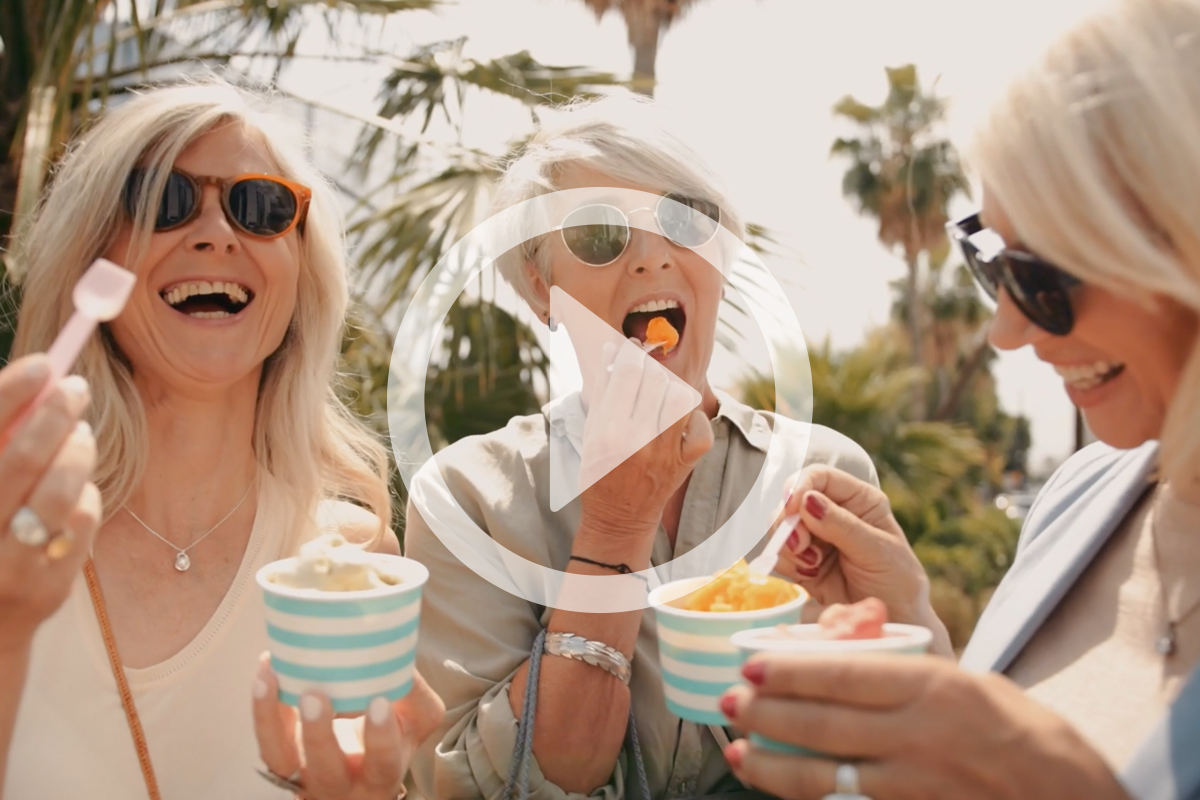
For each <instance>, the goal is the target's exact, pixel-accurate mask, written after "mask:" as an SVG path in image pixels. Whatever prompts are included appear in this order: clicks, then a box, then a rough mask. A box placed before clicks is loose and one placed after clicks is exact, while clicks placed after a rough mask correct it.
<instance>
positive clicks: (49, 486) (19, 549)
mask: <svg viewBox="0 0 1200 800" xmlns="http://www.w3.org/2000/svg"><path fill="white" fill-rule="evenodd" d="M49 378H50V369H49V366H48V365H47V362H46V359H45V357H44V356H41V355H37V356H29V357H26V358H22V359H18V360H17V361H14V362H12V363H11V364H9V365H8V366H7V367H5V368H4V369H2V370H0V650H7V651H18V650H22V649H24V648H27V647H28V646H29V643H30V642H31V641H32V639H33V634H34V633H35V632H36V631H37V628H38V625H40V624H41V623H42V621H43V620H45V619H46V618H47V617H49V616H50V615H51V614H53V613H54V612H55V611H56V610H57V609H58V607H59V606H60V605H62V602H63V600H65V599H66V597H67V594H68V593H69V592H70V590H71V584H72V583H73V582H74V580H75V578H76V576H78V574H79V569H80V567H81V566H82V564H83V562H84V561H85V560H86V559H87V557H88V554H89V553H90V551H91V546H92V535H93V534H94V533H95V531H96V529H97V527H99V524H100V515H101V508H100V492H99V491H98V490H97V489H96V487H95V486H94V485H93V484H92V483H90V479H91V476H92V469H93V467H94V466H95V461H96V443H95V440H94V439H93V437H92V432H91V429H90V428H89V427H88V426H87V424H86V423H83V422H80V421H79V418H80V415H81V414H82V413H83V410H84V409H85V408H86V407H87V404H88V388H87V383H86V381H84V380H83V378H80V377H78V376H71V377H68V378H64V379H63V380H62V381H60V382H59V384H58V385H57V386H55V387H54V388H53V389H51V390H50V392H49V393H48V394H47V396H46V397H45V398H44V399H43V400H42V402H41V403H40V404H39V405H38V406H37V408H36V410H34V411H33V413H32V415H29V417H28V419H25V420H23V421H22V416H23V415H24V414H25V413H26V412H27V410H28V408H29V406H30V404H31V403H32V402H33V401H34V399H35V398H36V397H37V396H38V394H39V392H40V391H41V390H42V388H43V387H44V386H45V385H46V382H47V381H48V380H49ZM18 423H19V424H18ZM14 523H15V527H16V528H18V529H19V530H22V531H23V532H24V535H25V541H22V540H20V539H18V537H17V535H16V534H14ZM39 539H44V540H45V541H44V542H43V543H41V544H37V543H36V542H37V540H39ZM27 542H34V543H33V544H30V543H27Z"/></svg>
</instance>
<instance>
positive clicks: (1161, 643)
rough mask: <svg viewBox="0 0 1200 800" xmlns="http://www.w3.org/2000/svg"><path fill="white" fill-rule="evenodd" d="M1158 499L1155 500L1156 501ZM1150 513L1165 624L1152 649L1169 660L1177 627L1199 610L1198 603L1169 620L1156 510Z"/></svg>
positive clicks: (1151, 536) (1173, 649)
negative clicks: (1159, 553)
mask: <svg viewBox="0 0 1200 800" xmlns="http://www.w3.org/2000/svg"><path fill="white" fill-rule="evenodd" d="M1157 499H1158V498H1156V500H1157ZM1156 505H1157V503H1156ZM1150 513H1151V514H1152V515H1153V516H1152V517H1151V519H1150V544H1151V545H1152V546H1153V548H1154V568H1155V569H1156V570H1157V571H1158V585H1159V594H1160V595H1162V604H1163V618H1164V619H1165V620H1166V624H1165V625H1163V633H1162V635H1161V636H1159V637H1158V638H1157V639H1155V640H1154V649H1155V650H1156V651H1157V652H1158V653H1159V655H1162V656H1165V657H1167V658H1170V657H1171V656H1173V655H1175V650H1176V639H1175V633H1176V629H1177V628H1178V627H1179V625H1180V624H1181V623H1182V622H1184V621H1185V620H1187V618H1188V617H1190V616H1191V615H1192V614H1193V613H1194V612H1195V611H1196V609H1198V608H1200V601H1197V602H1195V603H1192V605H1191V607H1190V608H1186V609H1184V610H1183V611H1182V612H1180V614H1179V616H1177V617H1175V619H1171V607H1170V605H1168V603H1167V585H1166V582H1165V581H1164V580H1163V571H1162V559H1161V558H1159V555H1158V509H1157V508H1152V509H1151V510H1150Z"/></svg>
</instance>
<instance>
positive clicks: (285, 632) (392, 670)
mask: <svg viewBox="0 0 1200 800" xmlns="http://www.w3.org/2000/svg"><path fill="white" fill-rule="evenodd" d="M374 557H375V558H377V559H378V564H377V567H378V569H379V570H380V571H381V572H383V573H385V574H387V575H389V576H391V577H393V578H397V579H398V582H397V583H396V584H395V585H391V586H382V587H379V588H376V589H366V590H363V591H351V592H336V591H334V592H326V591H320V590H317V589H293V588H290V587H287V586H281V585H279V584H277V583H274V582H273V581H272V580H271V576H272V575H274V574H276V573H277V572H280V571H288V570H290V569H291V568H292V567H293V565H294V564H295V562H296V559H295V558H286V559H283V560H282V561H275V562H273V563H271V564H267V565H266V566H265V567H263V568H262V569H260V570H259V571H258V574H257V575H256V578H257V580H258V585H259V586H261V587H262V590H263V600H264V601H265V603H266V617H267V635H268V637H269V638H270V642H271V668H272V669H273V670H274V671H275V675H276V677H278V679H279V699H280V700H282V701H283V702H284V703H287V704H288V705H291V706H298V705H299V704H300V695H301V694H303V693H304V692H306V691H310V690H316V691H320V692H322V693H323V694H325V695H326V696H327V697H328V698H329V699H330V702H331V703H332V704H333V710H334V711H335V712H337V713H355V712H362V711H366V709H367V705H368V704H369V703H370V702H371V700H373V699H374V698H376V697H380V696H382V697H386V698H387V699H389V700H399V699H400V698H401V697H404V696H405V695H406V694H408V692H409V690H410V689H412V682H413V671H414V665H413V662H414V660H415V658H416V649H417V625H418V623H419V622H420V615H421V588H422V587H423V586H424V585H425V581H427V580H428V579H429V570H427V569H426V568H425V567H424V565H422V564H420V563H418V562H416V561H413V560H412V559H408V558H403V557H402V556H395V555H391V554H388V553H376V554H374Z"/></svg>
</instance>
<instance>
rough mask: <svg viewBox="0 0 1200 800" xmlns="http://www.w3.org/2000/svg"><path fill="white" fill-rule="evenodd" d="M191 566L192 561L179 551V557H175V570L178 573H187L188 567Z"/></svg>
mask: <svg viewBox="0 0 1200 800" xmlns="http://www.w3.org/2000/svg"><path fill="white" fill-rule="evenodd" d="M191 565H192V560H191V559H190V558H188V554H187V553H185V552H183V551H182V550H180V551H179V555H177V556H175V569H177V570H179V571H180V572H187V570H188V567H190V566H191Z"/></svg>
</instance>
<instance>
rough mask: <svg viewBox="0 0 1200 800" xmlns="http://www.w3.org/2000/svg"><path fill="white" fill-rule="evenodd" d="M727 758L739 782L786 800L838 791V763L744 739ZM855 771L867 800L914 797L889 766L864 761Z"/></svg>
mask: <svg viewBox="0 0 1200 800" xmlns="http://www.w3.org/2000/svg"><path fill="white" fill-rule="evenodd" d="M725 758H726V760H728V761H729V765H730V766H731V767H733V771H734V774H735V775H737V777H738V778H739V779H741V780H742V781H744V782H745V783H748V784H750V785H751V786H753V787H754V788H756V789H761V790H762V791H764V792H767V793H768V794H772V795H775V796H776V797H780V798H784V799H785V800H820V799H821V798H823V797H826V796H827V795H833V794H834V792H835V791H836V790H837V789H838V788H839V787H838V786H837V769H838V762H836V761H831V760H828V759H823V758H805V757H803V756H794V755H785V754H783V753H774V752H771V751H769V750H765V749H763V748H761V747H758V746H756V745H753V744H751V743H750V742H748V741H746V740H745V739H739V740H738V741H736V742H734V743H733V744H731V745H729V747H727V748H725ZM856 768H857V771H858V790H859V792H861V793H862V795H864V796H866V797H875V798H888V797H910V796H913V795H911V794H909V793H908V791H907V787H904V788H902V787H899V786H897V784H896V781H897V776H896V775H895V770H894V769H891V768H890V767H889V766H888V765H886V764H879V763H874V762H863V763H859V764H857V765H856ZM841 788H852V787H841ZM834 796H837V795H834ZM849 796H851V797H853V796H856V795H849Z"/></svg>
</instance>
